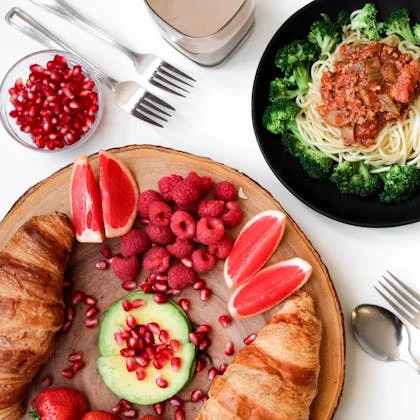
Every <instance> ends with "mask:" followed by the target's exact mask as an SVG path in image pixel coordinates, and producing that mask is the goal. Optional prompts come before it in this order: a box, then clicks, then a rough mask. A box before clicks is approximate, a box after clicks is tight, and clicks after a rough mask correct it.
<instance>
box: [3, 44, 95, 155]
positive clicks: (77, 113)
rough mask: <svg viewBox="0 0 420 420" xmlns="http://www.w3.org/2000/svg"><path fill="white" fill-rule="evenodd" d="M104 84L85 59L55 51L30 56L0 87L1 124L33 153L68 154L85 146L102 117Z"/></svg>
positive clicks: (11, 72)
mask: <svg viewBox="0 0 420 420" xmlns="http://www.w3.org/2000/svg"><path fill="white" fill-rule="evenodd" d="M102 110H103V101H102V90H101V86H100V82H99V80H98V78H97V77H96V75H95V74H94V72H93V71H92V70H91V68H90V67H89V65H88V64H87V63H86V62H85V61H84V60H83V59H81V58H79V57H77V56H75V55H73V54H70V53H67V52H64V51H58V50H57V51H56V50H45V51H39V52H36V53H33V54H30V55H28V56H26V57H24V58H22V59H21V60H19V61H18V62H17V63H15V64H14V65H13V66H12V68H11V69H10V70H9V71H8V73H7V74H6V76H5V77H4V79H3V81H2V84H1V86H0V119H1V121H2V123H3V125H4V127H5V129H6V130H7V132H8V133H9V134H10V135H11V136H12V137H13V138H14V139H15V140H16V141H18V142H19V143H20V144H22V145H23V146H26V147H28V148H30V149H33V150H41V151H48V152H51V151H59V150H69V149H70V148H73V147H75V146H77V145H80V144H82V143H84V142H85V141H86V140H87V139H88V138H89V137H90V136H91V135H92V133H93V132H94V131H95V129H96V127H97V126H98V124H99V121H100V119H101V116H102Z"/></svg>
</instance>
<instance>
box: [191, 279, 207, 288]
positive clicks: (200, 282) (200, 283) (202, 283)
mask: <svg viewBox="0 0 420 420" xmlns="http://www.w3.org/2000/svg"><path fill="white" fill-rule="evenodd" d="M205 287H206V282H205V281H204V280H201V279H200V280H197V281H196V282H195V283H194V284H193V289H194V290H201V289H204V288H205Z"/></svg>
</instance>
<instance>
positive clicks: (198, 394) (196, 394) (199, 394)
mask: <svg viewBox="0 0 420 420" xmlns="http://www.w3.org/2000/svg"><path fill="white" fill-rule="evenodd" d="M203 396H204V392H203V391H202V390H201V389H195V390H194V391H193V392H191V402H193V403H195V402H198V401H201V399H202V398H203Z"/></svg>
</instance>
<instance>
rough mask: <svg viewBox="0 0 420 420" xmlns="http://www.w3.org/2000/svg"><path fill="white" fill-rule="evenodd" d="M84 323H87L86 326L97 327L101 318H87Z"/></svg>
mask: <svg viewBox="0 0 420 420" xmlns="http://www.w3.org/2000/svg"><path fill="white" fill-rule="evenodd" d="M84 324H85V327H87V328H96V327H97V326H98V325H99V320H98V319H92V318H85V320H84Z"/></svg>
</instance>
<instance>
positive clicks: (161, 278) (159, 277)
mask: <svg viewBox="0 0 420 420" xmlns="http://www.w3.org/2000/svg"><path fill="white" fill-rule="evenodd" d="M156 280H159V281H168V276H167V275H165V274H156Z"/></svg>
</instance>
